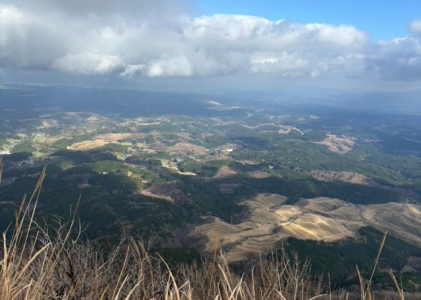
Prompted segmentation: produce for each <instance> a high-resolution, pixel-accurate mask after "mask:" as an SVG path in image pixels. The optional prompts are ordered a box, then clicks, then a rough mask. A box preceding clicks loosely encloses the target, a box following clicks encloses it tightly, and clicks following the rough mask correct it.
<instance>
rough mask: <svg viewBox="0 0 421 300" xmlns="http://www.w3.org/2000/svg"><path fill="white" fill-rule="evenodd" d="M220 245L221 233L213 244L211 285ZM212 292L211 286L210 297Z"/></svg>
mask: <svg viewBox="0 0 421 300" xmlns="http://www.w3.org/2000/svg"><path fill="white" fill-rule="evenodd" d="M218 247H219V235H218V234H216V236H215V243H214V246H213V260H212V269H211V277H210V281H209V287H210V285H211V284H212V283H213V277H214V275H215V272H216V259H217V255H218ZM211 292H212V291H211V288H210V289H209V294H208V297H210V294H211Z"/></svg>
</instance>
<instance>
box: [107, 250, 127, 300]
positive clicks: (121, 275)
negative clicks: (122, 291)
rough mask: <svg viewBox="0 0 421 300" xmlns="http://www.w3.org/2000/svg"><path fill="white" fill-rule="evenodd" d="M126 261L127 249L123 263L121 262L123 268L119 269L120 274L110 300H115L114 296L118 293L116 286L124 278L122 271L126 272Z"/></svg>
mask: <svg viewBox="0 0 421 300" xmlns="http://www.w3.org/2000/svg"><path fill="white" fill-rule="evenodd" d="M128 260H129V249H127V251H126V256H125V258H124V261H123V266H122V267H121V270H120V274H119V275H118V279H117V282H116V286H115V288H114V292H113V295H112V297H111V299H115V297H116V294H117V293H118V291H119V289H118V286H119V285H120V281H121V278H123V276H124V271H126V268H127V264H128Z"/></svg>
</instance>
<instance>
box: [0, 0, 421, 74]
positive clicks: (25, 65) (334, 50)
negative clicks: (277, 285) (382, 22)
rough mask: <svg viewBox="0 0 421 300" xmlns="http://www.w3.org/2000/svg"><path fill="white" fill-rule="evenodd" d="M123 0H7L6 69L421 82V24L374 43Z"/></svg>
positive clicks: (3, 29)
mask: <svg viewBox="0 0 421 300" xmlns="http://www.w3.org/2000/svg"><path fill="white" fill-rule="evenodd" d="M122 2H123V1H111V0H92V1H82V0H75V1H67V0H55V1H53V0H38V1H29V0H13V1H11V0H10V1H9V0H6V1H3V4H0V68H2V69H6V70H7V69H11V70H44V71H45V70H46V71H56V72H57V71H59V72H65V73H73V74H85V75H86V74H95V75H109V74H112V75H116V76H121V77H131V78H133V77H138V76H139V77H142V76H146V77H154V78H155V77H199V78H200V77H215V76H223V75H239V74H240V75H241V74H242V75H247V76H249V75H253V74H266V75H268V74H269V75H270V74H272V76H279V77H289V78H296V77H299V78H303V77H306V78H315V77H319V78H323V77H329V76H339V77H343V78H378V79H379V80H395V81H396V80H398V81H418V80H420V79H421V19H420V20H415V21H413V22H412V23H411V24H409V26H408V31H409V32H408V36H406V37H401V38H399V39H395V40H391V41H381V42H377V43H374V44H373V43H372V42H371V41H370V38H369V36H368V34H367V33H365V32H363V31H361V30H358V29H356V28H355V27H353V26H348V25H342V26H332V25H328V24H298V23H291V22H288V21H286V20H280V21H277V22H273V21H269V20H267V19H264V18H258V17H252V16H241V15H213V16H198V17H194V10H192V5H189V4H188V2H187V1H183V2H182V4H180V3H178V2H177V1H171V0H156V1H146V0H143V1H135V0H127V1H124V3H122ZM163 8H164V9H163Z"/></svg>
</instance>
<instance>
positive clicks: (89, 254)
mask: <svg viewBox="0 0 421 300" xmlns="http://www.w3.org/2000/svg"><path fill="white" fill-rule="evenodd" d="M0 175H1V170H0ZM0 178H1V176H0ZM44 178H45V169H44V170H43V171H42V173H41V175H40V178H39V180H38V182H37V185H36V188H35V191H34V192H33V193H32V196H31V197H30V198H29V200H28V201H26V196H24V197H23V199H22V204H21V206H20V208H19V210H18V211H17V213H16V219H15V223H14V228H13V233H12V234H11V235H10V236H8V235H7V232H5V233H4V234H3V236H2V242H1V246H0V280H1V281H0V299H4V300H20V299H23V300H29V299H30V300H44V299H74V300H76V299H113V300H117V299H157V300H158V299H165V300H167V299H179V300H181V299H185V300H192V299H209V300H210V299H215V300H216V299H227V300H228V299H244V300H248V299H250V300H254V299H268V300H269V299H294V300H295V299H364V300H365V299H374V297H375V295H376V294H375V293H373V291H372V286H371V280H372V278H373V275H374V270H375V268H376V266H377V263H378V262H379V257H380V253H381V250H382V248H383V246H384V244H385V238H386V235H384V237H383V239H382V241H381V244H380V250H379V252H378V255H377V257H376V259H375V261H374V268H373V273H372V274H371V276H370V277H368V279H367V280H365V279H364V278H363V275H362V274H361V273H360V272H359V269H358V267H357V272H358V275H359V280H360V282H359V284H360V291H359V293H354V294H349V293H347V292H345V291H342V290H332V287H331V286H330V283H329V277H327V278H323V277H322V276H312V275H311V265H310V262H309V261H304V262H300V260H299V259H298V256H296V255H292V256H291V255H288V254H287V253H286V252H282V253H280V255H273V256H272V257H271V258H270V259H260V260H259V261H258V262H256V263H255V264H253V266H252V267H250V268H247V269H246V270H245V271H242V272H240V273H239V272H234V271H233V269H232V268H231V267H230V266H229V265H228V263H227V261H226V259H225V256H224V255H223V254H218V252H219V251H218V243H217V242H216V243H215V249H214V255H213V257H212V258H211V259H209V260H202V261H200V262H193V263H191V264H177V265H175V266H173V267H171V268H170V267H169V264H168V263H167V262H165V261H164V260H163V259H162V257H161V256H159V255H150V254H149V252H148V247H147V244H145V243H142V242H141V241H138V240H136V239H134V238H131V237H127V238H123V239H122V241H121V242H120V243H119V244H118V245H117V246H116V247H114V248H113V249H111V250H110V249H108V251H105V250H104V249H101V248H98V247H97V246H94V245H92V244H91V243H89V242H87V241H84V238H83V230H82V228H81V226H80V224H79V226H78V224H77V222H76V221H75V220H76V213H77V210H78V207H79V204H80V200H81V198H80V197H79V200H78V202H77V205H76V207H75V211H74V213H73V216H72V218H71V219H69V220H68V221H67V222H63V221H62V220H61V219H57V222H56V226H55V227H54V230H51V228H49V229H46V228H42V227H40V226H39V224H38V223H37V221H36V220H35V219H34V212H35V208H36V206H37V203H38V200H39V196H40V191H41V189H42V184H43V180H44ZM0 180H1V179H0ZM11 230H12V229H11ZM390 275H391V278H392V280H393V281H394V282H395V285H396V288H397V290H398V292H397V293H385V292H382V294H381V295H377V296H378V297H381V298H382V299H404V294H403V291H402V289H401V287H400V286H399V284H398V282H397V280H396V278H395V276H394V275H393V273H390ZM394 297H397V298H394ZM407 299H409V298H408V297H407Z"/></svg>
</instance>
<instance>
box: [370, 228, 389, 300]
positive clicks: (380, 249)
mask: <svg viewBox="0 0 421 300" xmlns="http://www.w3.org/2000/svg"><path fill="white" fill-rule="evenodd" d="M386 236H387V231H385V233H384V235H383V239H382V241H381V243H380V247H379V252H378V253H377V257H376V260H375V262H374V267H373V271H372V272H371V276H370V279H369V280H368V282H367V290H366V292H367V294H369V290H370V289H371V281H372V280H373V276H374V273H375V272H376V268H377V264H378V263H379V259H380V255H381V253H382V251H383V247H384V244H385V242H386ZM370 295H371V294H370ZM370 298H371V296H370Z"/></svg>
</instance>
